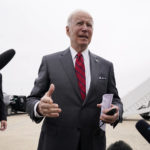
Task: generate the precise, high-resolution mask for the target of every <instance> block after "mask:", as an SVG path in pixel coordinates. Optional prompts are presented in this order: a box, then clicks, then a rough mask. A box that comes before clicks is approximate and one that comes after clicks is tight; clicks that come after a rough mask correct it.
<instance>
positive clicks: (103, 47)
mask: <svg viewBox="0 0 150 150" xmlns="http://www.w3.org/2000/svg"><path fill="white" fill-rule="evenodd" d="M75 9H83V10H86V11H88V12H89V13H91V15H92V16H93V18H94V34H93V39H92V42H91V44H90V46H89V48H90V50H91V51H92V52H93V53H96V54H98V55H99V56H101V57H104V58H105V59H108V60H110V61H112V62H113V64H114V69H115V76H116V82H117V87H118V90H119V93H120V96H121V97H123V96H124V95H126V94H127V93H128V92H129V91H130V90H132V89H134V88H135V87H137V86H138V85H139V84H141V83H142V82H143V81H145V80H147V79H148V78H149V77H150V1H149V0H125V1H124V0H90V1H89V0H82V1H81V0H54V1H52V0H0V53H2V52H4V51H5V50H7V49H10V48H13V49H15V50H16V55H15V57H14V58H13V59H12V61H11V62H10V63H9V64H8V65H7V66H6V67H5V68H3V69H2V70H1V72H2V74H3V91H4V92H6V93H7V94H16V95H29V94H30V91H31V89H32V87H33V83H34V80H35V78H36V77H37V73H38V68H39V65H40V63H41V59H42V56H43V55H46V54H49V53H53V52H57V51H61V50H64V49H66V48H67V47H68V46H69V39H68V37H67V36H66V33H65V26H66V21H67V17H68V15H69V14H70V13H71V12H72V11H73V10H75Z"/></svg>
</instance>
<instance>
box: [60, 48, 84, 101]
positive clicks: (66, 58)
mask: <svg viewBox="0 0 150 150" xmlns="http://www.w3.org/2000/svg"><path fill="white" fill-rule="evenodd" d="M60 61H61V64H62V66H63V68H64V70H65V72H66V74H67V76H68V78H69V80H70V82H71V84H72V87H73V88H74V90H75V92H76V94H77V95H78V97H79V99H81V95H80V91H79V88H78V82H77V78H76V74H75V69H74V65H73V61H72V56H71V53H70V49H69V48H68V49H67V50H65V51H64V53H63V54H61V57H60ZM68 92H69V91H68Z"/></svg>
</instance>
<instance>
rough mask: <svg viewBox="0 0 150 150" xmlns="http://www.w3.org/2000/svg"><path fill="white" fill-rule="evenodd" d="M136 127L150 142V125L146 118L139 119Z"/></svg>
mask: <svg viewBox="0 0 150 150" xmlns="http://www.w3.org/2000/svg"><path fill="white" fill-rule="evenodd" d="M136 129H137V130H138V131H139V132H140V133H141V135H142V136H143V137H144V138H145V139H146V140H147V142H149V143H150V125H149V124H148V123H147V122H146V121H144V120H139V121H138V122H137V123H136Z"/></svg>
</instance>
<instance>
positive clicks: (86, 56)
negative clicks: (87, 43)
mask: <svg viewBox="0 0 150 150" xmlns="http://www.w3.org/2000/svg"><path fill="white" fill-rule="evenodd" d="M70 52H71V55H72V58H73V59H75V58H76V55H77V53H78V52H77V51H76V50H75V49H73V48H72V47H71V46H70ZM81 54H82V56H83V58H88V55H89V53H88V48H87V49H85V50H84V51H82V53H81Z"/></svg>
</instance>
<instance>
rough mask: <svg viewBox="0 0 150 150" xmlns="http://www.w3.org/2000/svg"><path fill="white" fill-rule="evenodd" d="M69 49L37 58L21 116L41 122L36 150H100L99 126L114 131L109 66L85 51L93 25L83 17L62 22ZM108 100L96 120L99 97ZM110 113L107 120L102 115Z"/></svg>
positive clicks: (102, 140)
mask: <svg viewBox="0 0 150 150" xmlns="http://www.w3.org/2000/svg"><path fill="white" fill-rule="evenodd" d="M66 33H67V35H68V36H69V38H70V43H71V44H70V47H69V48H68V49H66V50H64V51H61V52H57V53H55V54H51V55H47V56H44V57H43V60H42V63H41V66H40V69H39V74H38V78H37V79H36V81H35V85H34V88H33V90H32V92H31V94H30V96H29V97H28V99H27V112H28V113H29V115H30V117H31V119H32V120H34V121H35V122H36V123H39V122H40V121H41V120H42V119H43V118H44V121H43V125H42V129H41V134H40V139H39V145H38V150H60V149H62V150H105V148H106V139H105V131H103V130H102V129H101V128H100V127H99V121H100V120H102V121H103V122H104V123H108V124H112V125H113V126H115V125H116V124H117V123H118V122H119V121H121V120H122V113H123V106H122V103H121V101H120V98H119V96H118V91H117V88H116V83H115V77H114V71H113V65H112V63H111V62H109V61H107V60H105V59H103V58H101V57H99V56H96V55H94V54H92V53H91V52H90V51H89V50H88V45H89V43H90V42H91V38H92V33H93V19H92V17H91V15H90V14H89V13H87V12H85V11H75V12H73V13H72V14H71V15H70V17H69V18H68V24H67V26H66ZM106 93H110V94H113V95H114V97H113V101H112V105H111V108H109V109H104V110H103V114H102V115H101V116H100V111H101V104H100V103H101V102H102V96H103V94H106ZM112 108H116V110H117V111H116V113H115V114H114V115H112V116H109V115H106V113H107V112H108V111H109V110H110V109H112Z"/></svg>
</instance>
